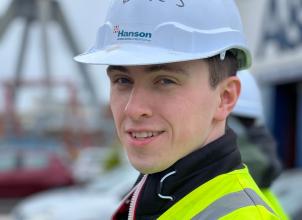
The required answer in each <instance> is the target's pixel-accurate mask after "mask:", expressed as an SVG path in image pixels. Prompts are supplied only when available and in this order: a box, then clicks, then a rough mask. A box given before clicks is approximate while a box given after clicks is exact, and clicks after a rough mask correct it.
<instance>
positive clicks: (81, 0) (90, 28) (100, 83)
mask: <svg viewBox="0 0 302 220" xmlns="http://www.w3.org/2000/svg"><path fill="white" fill-rule="evenodd" d="M58 1H59V3H60V4H61V6H62V9H63V11H64V13H65V16H66V18H67V20H68V21H69V24H70V27H71V29H72V30H73V32H74V37H75V39H76V41H77V42H78V44H79V47H80V48H81V52H84V51H85V50H87V49H89V48H90V47H91V46H92V44H93V42H94V40H95V34H96V32H97V28H98V27H99V26H100V25H101V24H102V23H103V21H104V17H105V13H104V12H105V11H106V9H107V7H108V4H109V0H89V1H87V0H64V1H63V0H61V1H60V0H58ZM10 3H11V0H1V1H0V14H1V15H2V14H3V13H5V11H6V9H7V6H8V5H9V4H10ZM23 28H24V24H23V20H22V19H15V21H14V23H13V24H12V25H11V26H10V27H9V28H8V30H7V31H6V33H5V35H4V37H3V39H2V41H0V61H1V62H0V63H1V68H0V80H3V79H9V78H12V77H13V76H14V71H15V66H16V58H17V55H18V52H19V51H18V50H19V46H20V42H21V35H22V29H23ZM48 35H49V44H50V61H51V74H52V75H53V76H54V78H56V79H58V78H59V79H77V81H81V78H80V77H79V74H78V72H77V71H78V70H77V67H76V65H75V63H74V61H73V59H72V58H73V56H72V55H71V54H70V52H69V51H68V49H67V47H66V46H65V44H64V41H63V38H62V35H61V32H60V29H58V28H57V26H56V25H54V24H51V25H49V28H48ZM40 48H41V42H40V28H39V25H34V26H33V28H32V29H31V32H30V40H29V42H28V50H27V53H26V60H25V66H24V69H23V71H22V74H23V76H24V78H25V79H37V78H41V77H43V66H42V60H41V49H40ZM89 70H90V72H91V75H92V78H93V82H94V84H95V87H96V89H97V90H98V93H99V96H100V99H102V100H103V101H108V96H109V95H108V94H109V88H108V85H109V84H108V81H107V78H106V74H105V72H104V67H102V66H95V67H91V66H90V67H89ZM34 92H36V91H35V90H34V89H28V88H27V89H26V92H25V93H23V96H24V97H22V98H21V100H22V101H21V104H20V105H21V106H24V105H25V106H26V105H27V104H26V103H28V98H29V97H32V96H33V93H34ZM81 93H83V91H81ZM2 109H3V90H1V95H0V110H2Z"/></svg>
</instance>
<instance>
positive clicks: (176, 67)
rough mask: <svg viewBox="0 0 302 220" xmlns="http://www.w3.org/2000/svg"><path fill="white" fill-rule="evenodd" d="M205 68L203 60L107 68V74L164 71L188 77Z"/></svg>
mask: <svg viewBox="0 0 302 220" xmlns="http://www.w3.org/2000/svg"><path fill="white" fill-rule="evenodd" d="M205 67H206V62H205V61H203V60H195V61H185V62H175V63H165V64H156V65H142V66H113V65H111V66H108V68H107V73H108V74H110V73H111V72H115V71H118V72H124V73H135V72H143V73H153V72H159V71H165V72H169V73H175V74H186V75H188V74H189V73H190V71H192V70H198V69H199V70H203V69H204V68H205Z"/></svg>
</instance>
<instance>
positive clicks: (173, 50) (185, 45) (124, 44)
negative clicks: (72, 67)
mask: <svg viewBox="0 0 302 220" xmlns="http://www.w3.org/2000/svg"><path fill="white" fill-rule="evenodd" d="M228 50H231V51H232V52H233V53H234V54H235V55H236V57H237V59H238V61H239V67H240V69H244V68H248V67H249V66H250V65H251V55H250V52H249V50H248V48H247V46H246V43H245V38H244V34H243V29H242V24H241V19H240V15H239V12H238V9H237V6H236V4H235V2H234V1H233V0H189V1H185V0H169V1H160V0H154V1H149V0H113V1H112V3H111V6H110V7H109V11H108V14H107V17H106V20H105V24H104V25H103V26H101V27H100V28H99V31H98V34H97V38H96V42H95V44H94V46H93V47H92V49H90V50H89V51H88V52H86V53H84V54H81V55H79V56H77V57H75V60H76V61H78V62H83V63H90V64H105V65H124V66H127V65H152V64H161V63H172V62H179V61H188V60H196V59H203V58H208V57H212V56H215V55H218V54H221V55H224V53H225V52H226V51H228Z"/></svg>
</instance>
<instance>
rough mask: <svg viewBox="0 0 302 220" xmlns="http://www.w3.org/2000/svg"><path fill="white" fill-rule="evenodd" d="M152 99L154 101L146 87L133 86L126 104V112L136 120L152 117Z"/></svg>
mask: <svg viewBox="0 0 302 220" xmlns="http://www.w3.org/2000/svg"><path fill="white" fill-rule="evenodd" d="M150 101H152V95H151V94H149V92H148V91H147V90H146V89H145V88H137V87H135V88H133V89H132V91H131V93H130V95H129V98H128V101H127V104H126V106H125V110H124V111H125V114H126V115H127V116H129V117H130V118H131V119H132V120H135V121H138V120H141V119H144V118H149V117H151V116H152V107H151V102H150Z"/></svg>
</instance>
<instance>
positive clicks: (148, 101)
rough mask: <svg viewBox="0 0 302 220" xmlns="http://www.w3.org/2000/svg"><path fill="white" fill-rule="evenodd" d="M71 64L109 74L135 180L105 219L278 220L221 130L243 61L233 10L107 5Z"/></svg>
mask: <svg viewBox="0 0 302 220" xmlns="http://www.w3.org/2000/svg"><path fill="white" fill-rule="evenodd" d="M76 60H77V61H79V62H84V63H90V64H105V65H109V67H108V69H107V73H108V76H109V78H110V80H111V97H110V105H111V109H112V112H113V117H114V120H115V125H116V129H117V133H118V136H119V138H120V140H121V142H122V144H123V147H124V148H125V150H126V152H127V154H128V157H129V160H130V162H131V163H132V165H133V166H134V167H135V168H136V169H137V170H139V171H140V172H141V173H142V174H144V175H142V176H141V177H140V178H139V180H138V181H137V183H136V185H135V186H134V188H133V189H132V191H131V192H130V193H129V195H127V196H126V198H125V199H124V200H123V201H122V204H121V206H120V207H119V209H118V210H117V212H116V214H115V215H114V216H113V219H142V220H143V219H173V220H174V219H181V220H183V219H279V217H278V215H277V214H276V212H275V211H274V210H273V209H272V208H271V207H270V205H269V202H268V201H267V200H266V198H265V197H264V196H263V195H262V193H261V191H260V190H259V188H258V187H257V185H256V184H255V182H254V181H253V179H252V178H251V176H250V174H249V173H248V170H247V168H246V167H244V165H243V164H242V162H241V158H240V153H239V151H238V149H237V146H236V135H235V134H234V133H233V132H232V130H230V129H228V128H227V126H226V119H227V117H228V115H229V114H230V112H231V111H232V108H233V107H234V105H235V103H236V101H237V98H238V96H239V93H240V81H239V79H238V78H237V77H236V72H237V70H238V69H244V68H247V67H249V66H250V60H251V56H250V53H249V51H248V49H247V47H246V45H245V41H244V36H243V32H242V27H241V21H240V16H239V13H238V10H237V8H236V5H235V3H234V2H233V0H211V1H205V0H198V1H197V0H196V1H192V0H190V1H185V0H174V1H172V0H171V1H162V0H154V1H150V0H127V1H125V0H114V1H112V5H111V7H110V9H109V12H108V15H107V18H106V22H105V24H104V25H103V26H102V27H101V28H100V29H99V32H98V37H97V42H96V44H95V46H94V47H93V48H92V49H91V50H90V51H88V52H87V53H85V54H82V55H80V56H78V57H76Z"/></svg>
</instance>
